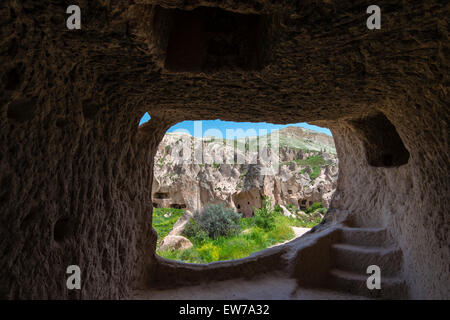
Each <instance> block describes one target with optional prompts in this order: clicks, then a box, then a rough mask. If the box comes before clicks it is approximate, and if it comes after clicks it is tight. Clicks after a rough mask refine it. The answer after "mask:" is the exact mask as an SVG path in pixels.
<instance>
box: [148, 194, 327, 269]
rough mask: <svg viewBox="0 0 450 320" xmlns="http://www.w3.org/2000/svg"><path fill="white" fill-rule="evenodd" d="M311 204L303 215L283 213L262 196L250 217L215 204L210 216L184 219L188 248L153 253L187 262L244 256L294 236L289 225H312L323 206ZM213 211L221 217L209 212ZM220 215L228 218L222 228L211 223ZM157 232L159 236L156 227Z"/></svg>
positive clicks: (318, 216)
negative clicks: (239, 214)
mask: <svg viewBox="0 0 450 320" xmlns="http://www.w3.org/2000/svg"><path fill="white" fill-rule="evenodd" d="M313 206H314V209H311V210H309V211H308V214H307V215H306V216H305V215H297V218H293V217H286V216H284V215H283V211H282V209H281V208H280V207H279V206H275V208H273V209H272V206H271V202H270V199H269V198H264V201H263V207H262V208H261V209H257V208H255V216H254V217H250V218H239V217H238V219H237V220H236V215H238V214H237V213H234V214H232V213H231V212H229V211H228V210H231V209H227V208H223V207H221V208H220V207H218V206H216V207H215V208H214V210H211V209H208V210H206V211H205V212H207V215H208V214H211V216H209V217H206V218H204V219H205V220H204V221H203V220H202V218H201V217H200V216H198V217H196V216H194V219H191V221H190V222H189V223H188V226H187V227H186V229H185V234H184V235H185V236H186V237H187V238H188V239H189V240H190V241H191V242H192V243H193V245H194V246H193V247H192V248H190V249H186V250H173V251H171V250H166V251H157V253H158V254H159V255H160V256H162V257H164V258H167V259H173V260H180V261H184V262H191V263H209V262H213V261H221V260H230V259H240V258H244V257H247V256H249V255H250V254H251V253H253V252H257V251H260V250H263V249H265V248H268V247H270V246H272V245H275V244H277V243H281V242H284V241H287V240H290V239H292V238H293V237H294V236H295V234H294V232H293V230H292V226H296V227H305V228H312V227H313V226H315V225H317V224H318V223H319V222H320V221H321V217H320V215H319V214H318V212H319V211H320V210H322V209H323V208H322V205H321V204H320V203H318V204H314V205H313ZM313 206H311V207H313ZM290 209H291V211H292V212H293V213H296V212H298V209H297V208H295V206H292V207H290ZM231 211H232V210H231ZM217 212H219V215H221V216H222V217H221V218H216V217H214V216H212V215H213V214H214V213H217ZM222 219H225V220H227V221H228V222H227V224H228V226H229V227H227V228H222V227H221V226H218V225H217V224H216V223H215V221H221V220H222ZM155 228H156V226H155ZM224 230H227V231H224ZM157 231H158V230H157ZM166 234H167V233H166ZM158 235H159V236H160V233H159V231H158Z"/></svg>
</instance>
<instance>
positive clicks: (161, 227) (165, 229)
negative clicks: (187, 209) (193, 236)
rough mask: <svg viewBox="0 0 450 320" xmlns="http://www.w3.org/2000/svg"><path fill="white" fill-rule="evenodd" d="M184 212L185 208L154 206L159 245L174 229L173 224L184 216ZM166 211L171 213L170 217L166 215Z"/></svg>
mask: <svg viewBox="0 0 450 320" xmlns="http://www.w3.org/2000/svg"><path fill="white" fill-rule="evenodd" d="M183 212H184V210H182V209H171V208H153V228H155V230H156V233H157V234H158V243H157V245H159V243H160V242H161V240H162V239H164V237H165V236H167V234H168V233H169V232H170V230H172V228H173V225H174V224H175V223H176V222H177V221H178V219H179V218H180V217H181V216H182V214H183ZM166 213H170V217H168V218H166V217H164V215H165V214H166Z"/></svg>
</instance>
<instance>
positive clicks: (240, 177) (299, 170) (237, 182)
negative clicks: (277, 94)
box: [152, 127, 338, 217]
mask: <svg viewBox="0 0 450 320" xmlns="http://www.w3.org/2000/svg"><path fill="white" fill-rule="evenodd" d="M277 134H278V136H277V137H276V138H274V137H270V138H268V139H267V141H269V142H270V141H272V140H275V139H277V141H278V140H279V142H277V143H278V144H279V148H278V149H277V152H274V153H273V159H274V160H275V161H276V162H277V163H278V165H279V166H280V168H279V169H278V170H276V171H275V172H272V171H271V170H270V169H272V165H273V164H272V163H271V162H270V161H269V160H271V158H270V157H269V156H268V153H267V151H265V152H262V153H263V154H262V155H260V156H258V152H257V146H258V141H257V140H256V139H254V138H250V139H247V142H246V140H245V139H237V140H236V144H237V148H234V145H233V144H231V146H230V145H227V142H226V140H223V139H219V138H212V137H204V138H194V137H192V136H191V135H188V134H185V133H182V134H180V133H167V134H166V135H165V136H164V138H163V140H162V141H161V143H160V144H159V146H158V152H157V153H156V156H155V166H154V177H153V186H152V193H153V206H154V207H163V208H169V207H171V208H187V209H188V210H190V211H192V212H195V211H197V210H200V209H201V207H202V206H203V205H205V204H208V203H218V202H221V203H225V204H226V205H227V206H228V207H231V208H233V209H235V210H236V211H237V212H240V213H242V214H243V215H244V216H246V217H249V216H253V214H254V212H253V210H254V208H255V207H256V208H261V206H262V202H263V197H264V196H268V197H269V198H270V200H271V201H272V204H273V205H275V204H286V205H287V204H292V205H294V206H295V207H297V208H299V209H300V208H302V209H305V208H307V207H309V206H311V205H312V204H313V203H315V202H319V201H320V202H322V204H323V205H324V206H325V207H327V208H328V206H329V204H330V200H331V196H332V194H333V192H334V190H335V189H336V182H337V177H338V161H337V156H336V150H335V148H334V142H333V138H332V137H330V136H328V135H326V134H324V133H319V132H314V131H310V130H307V129H304V128H299V127H287V128H284V129H282V130H279V131H277ZM228 141H232V139H228ZM261 141H264V140H263V138H261ZM261 145H262V147H261V150H263V148H265V149H264V150H267V146H266V145H265V144H263V142H261ZM198 146H202V148H201V149H200V148H198ZM246 146H247V150H246ZM198 149H200V151H201V152H198V153H194V150H198ZM199 154H200V155H199ZM264 154H265V155H264ZM196 156H198V159H197V158H196ZM311 156H316V157H318V156H320V157H322V158H324V159H327V163H326V164H323V165H322V166H320V174H319V176H318V177H313V179H311V177H310V176H309V175H308V174H307V173H306V171H305V172H303V169H305V166H299V165H297V164H296V162H295V160H305V159H308V158H309V157H311ZM237 159H239V160H240V161H239V162H238V160H237ZM227 160H230V161H229V162H231V163H229V162H228V161H227ZM231 160H232V161H231ZM306 167H309V166H306ZM309 168H310V167H309ZM263 170H266V171H268V172H269V171H270V174H265V172H263Z"/></svg>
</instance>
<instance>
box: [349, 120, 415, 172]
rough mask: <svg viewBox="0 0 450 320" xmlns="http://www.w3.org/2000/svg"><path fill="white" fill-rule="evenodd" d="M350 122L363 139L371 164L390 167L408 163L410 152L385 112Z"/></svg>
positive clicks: (368, 160)
mask: <svg viewBox="0 0 450 320" xmlns="http://www.w3.org/2000/svg"><path fill="white" fill-rule="evenodd" d="M350 123H351V125H352V126H353V128H355V130H356V131H357V132H358V134H359V136H360V138H361V139H362V140H363V143H364V148H365V151H366V158H367V162H368V163H369V165H371V166H373V167H385V168H390V167H399V166H401V165H404V164H407V163H408V160H409V152H408V150H407V149H406V148H405V145H404V144H403V141H402V139H401V138H400V136H399V134H398V132H397V130H396V129H395V127H394V125H393V124H392V123H391V122H390V121H389V120H388V119H387V118H386V116H385V115H384V114H382V113H378V114H376V115H373V116H369V117H366V118H363V119H358V120H352V121H350Z"/></svg>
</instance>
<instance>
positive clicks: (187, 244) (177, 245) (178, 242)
mask: <svg viewBox="0 0 450 320" xmlns="http://www.w3.org/2000/svg"><path fill="white" fill-rule="evenodd" d="M192 246H193V245H192V242H191V241H189V239H187V238H185V237H183V236H174V235H167V236H166V237H165V238H164V239H163V240H162V241H161V245H160V246H159V250H184V249H189V248H192Z"/></svg>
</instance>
